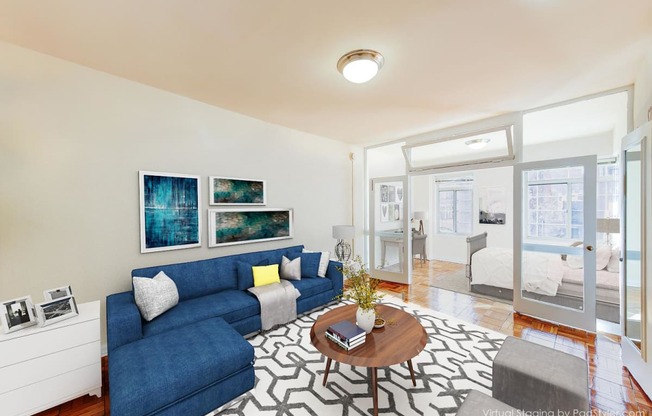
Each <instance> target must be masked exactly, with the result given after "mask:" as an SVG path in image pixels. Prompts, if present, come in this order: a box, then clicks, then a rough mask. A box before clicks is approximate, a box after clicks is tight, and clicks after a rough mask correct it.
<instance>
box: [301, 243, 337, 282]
mask: <svg viewBox="0 0 652 416" xmlns="http://www.w3.org/2000/svg"><path fill="white" fill-rule="evenodd" d="M303 252H304V253H320V254H321V257H320V258H319V270H317V276H319V277H326V271H327V270H328V263H329V262H330V261H331V259H330V257H331V253H329V252H328V251H312V250H306V249H305V248H304V249H303Z"/></svg>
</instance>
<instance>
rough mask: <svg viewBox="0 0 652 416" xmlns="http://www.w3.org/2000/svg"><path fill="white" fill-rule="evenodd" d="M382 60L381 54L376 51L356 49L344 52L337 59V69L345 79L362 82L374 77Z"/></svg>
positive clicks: (383, 60)
mask: <svg viewBox="0 0 652 416" xmlns="http://www.w3.org/2000/svg"><path fill="white" fill-rule="evenodd" d="M384 62H385V58H383V55H381V54H379V53H378V52H376V51H372V50H371V49H357V50H355V51H351V52H349V53H347V54H345V55H344V56H342V57H341V58H340V60H339V61H337V70H338V71H340V73H341V74H342V75H344V78H346V79H347V80H349V81H351V82H353V83H355V84H362V83H364V82H367V81H369V80H371V79H372V78H373V77H375V76H376V74H377V73H378V71H379V70H380V68H382V67H383V63H384Z"/></svg>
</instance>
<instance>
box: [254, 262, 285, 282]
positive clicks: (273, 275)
mask: <svg viewBox="0 0 652 416" xmlns="http://www.w3.org/2000/svg"><path fill="white" fill-rule="evenodd" d="M251 269H252V270H253V272H254V286H265V285H270V284H272V283H280V282H281V277H280V276H279V274H278V264H270V265H269V266H253V267H252V268H251Z"/></svg>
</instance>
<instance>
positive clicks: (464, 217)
mask: <svg viewBox="0 0 652 416" xmlns="http://www.w3.org/2000/svg"><path fill="white" fill-rule="evenodd" d="M472 188H473V180H472V179H463V180H443V181H438V182H437V204H436V206H437V207H438V212H439V215H438V220H439V221H438V230H439V232H440V233H445V234H471V233H472V232H473V190H472Z"/></svg>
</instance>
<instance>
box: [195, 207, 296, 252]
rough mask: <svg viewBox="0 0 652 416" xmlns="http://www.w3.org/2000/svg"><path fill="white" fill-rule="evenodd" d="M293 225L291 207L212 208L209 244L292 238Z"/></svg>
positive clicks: (215, 245) (211, 245)
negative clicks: (254, 208) (255, 208)
mask: <svg viewBox="0 0 652 416" xmlns="http://www.w3.org/2000/svg"><path fill="white" fill-rule="evenodd" d="M292 228H293V225H292V210H291V209H284V208H283V209H280V208H276V209H275V208H264V209H257V210H248V209H209V210H208V246H209V247H220V246H229V245H234V244H246V243H259V242H262V241H272V240H282V239H286V238H292V237H293V230H292Z"/></svg>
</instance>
